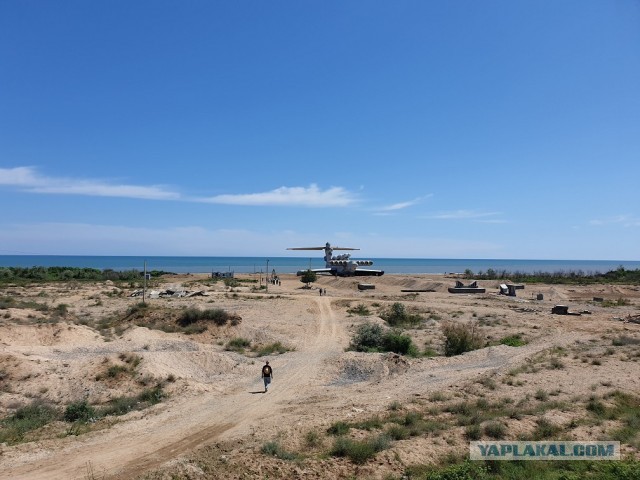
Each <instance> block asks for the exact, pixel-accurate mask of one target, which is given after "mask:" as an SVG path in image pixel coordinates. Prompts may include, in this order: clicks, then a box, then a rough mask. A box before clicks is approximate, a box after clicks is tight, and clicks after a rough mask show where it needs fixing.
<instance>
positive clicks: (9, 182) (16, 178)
mask: <svg viewBox="0 0 640 480" xmlns="http://www.w3.org/2000/svg"><path fill="white" fill-rule="evenodd" d="M1 186H5V187H13V188H15V189H18V190H20V191H22V192H29V193H39V194H58V195H86V196H94V197H121V198H137V199H145V200H182V201H189V202H201V203H213V204H222V205H246V206H293V207H344V206H347V205H351V204H353V203H355V202H356V201H357V198H356V196H355V195H354V194H353V193H351V192H349V191H348V190H346V189H344V188H342V187H331V188H327V189H325V190H322V189H320V188H319V187H318V186H317V185H315V184H311V185H310V186H308V187H280V188H276V189H275V190H271V191H267V192H257V193H242V194H225V195H217V196H214V197H187V196H183V195H181V194H180V193H178V192H176V191H172V190H170V189H167V188H166V187H164V186H161V185H151V186H146V185H131V184H118V183H113V182H108V181H104V180H95V179H79V178H65V177H52V176H46V175H42V174H40V173H39V172H38V171H37V170H36V169H35V168H33V167H16V168H0V187H1Z"/></svg>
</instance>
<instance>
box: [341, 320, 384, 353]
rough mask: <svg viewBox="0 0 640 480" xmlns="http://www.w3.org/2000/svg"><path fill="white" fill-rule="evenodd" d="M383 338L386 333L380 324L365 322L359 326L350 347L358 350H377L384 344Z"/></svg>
mask: <svg viewBox="0 0 640 480" xmlns="http://www.w3.org/2000/svg"><path fill="white" fill-rule="evenodd" d="M383 339H384V333H383V330H382V327H381V326H380V325H376V324H373V323H364V324H362V325H360V326H359V327H358V328H357V330H356V333H355V335H354V336H353V338H352V340H351V343H350V344H349V349H350V350H355V351H356V352H375V351H378V349H379V348H380V346H381V345H382V343H383Z"/></svg>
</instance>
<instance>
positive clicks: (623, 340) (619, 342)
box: [611, 335, 640, 347]
mask: <svg viewBox="0 0 640 480" xmlns="http://www.w3.org/2000/svg"><path fill="white" fill-rule="evenodd" d="M611 343H612V344H613V345H614V346H616V347H622V346H624V345H638V344H640V338H634V337H630V336H628V335H620V336H619V337H617V338H614V339H613V340H612V342H611Z"/></svg>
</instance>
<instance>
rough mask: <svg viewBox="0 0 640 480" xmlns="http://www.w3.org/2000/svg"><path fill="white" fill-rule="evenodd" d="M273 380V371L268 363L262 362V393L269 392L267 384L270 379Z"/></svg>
mask: <svg viewBox="0 0 640 480" xmlns="http://www.w3.org/2000/svg"><path fill="white" fill-rule="evenodd" d="M272 378H273V369H272V368H271V366H270V365H269V361H268V360H267V361H266V362H264V366H263V367H262V379H263V380H264V391H265V393H266V392H267V391H268V390H269V384H270V383H271V379H272Z"/></svg>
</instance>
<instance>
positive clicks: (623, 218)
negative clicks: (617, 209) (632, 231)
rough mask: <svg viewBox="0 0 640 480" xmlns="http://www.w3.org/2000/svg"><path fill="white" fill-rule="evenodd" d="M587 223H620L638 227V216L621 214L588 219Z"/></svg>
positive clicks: (600, 224)
mask: <svg viewBox="0 0 640 480" xmlns="http://www.w3.org/2000/svg"><path fill="white" fill-rule="evenodd" d="M589 225H594V226H603V225H622V226H624V227H640V218H638V217H637V216H635V215H630V214H621V215H615V216H613V217H609V218H604V219H595V220H591V221H589Z"/></svg>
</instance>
